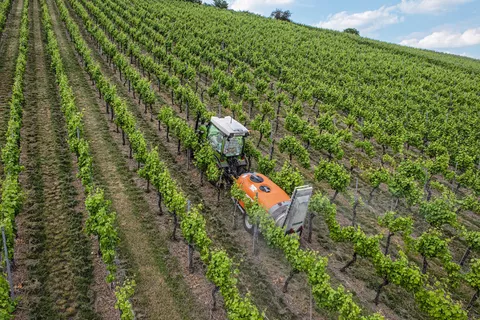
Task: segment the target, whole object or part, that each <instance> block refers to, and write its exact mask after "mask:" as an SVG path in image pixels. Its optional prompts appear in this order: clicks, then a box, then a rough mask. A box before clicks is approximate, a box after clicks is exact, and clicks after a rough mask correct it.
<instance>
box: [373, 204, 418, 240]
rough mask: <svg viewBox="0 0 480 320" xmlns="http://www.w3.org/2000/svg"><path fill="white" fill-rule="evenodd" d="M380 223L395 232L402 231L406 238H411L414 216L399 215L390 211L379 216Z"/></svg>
mask: <svg viewBox="0 0 480 320" xmlns="http://www.w3.org/2000/svg"><path fill="white" fill-rule="evenodd" d="M378 224H379V225H380V226H381V227H384V228H387V229H388V230H389V231H390V232H391V233H393V234H396V233H402V236H403V238H404V239H405V240H407V239H409V238H410V235H411V234H412V232H413V219H412V217H398V216H396V213H395V212H393V211H389V212H387V213H385V215H384V216H383V217H380V218H378ZM407 242H408V241H407Z"/></svg>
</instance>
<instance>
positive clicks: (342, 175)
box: [315, 160, 350, 192]
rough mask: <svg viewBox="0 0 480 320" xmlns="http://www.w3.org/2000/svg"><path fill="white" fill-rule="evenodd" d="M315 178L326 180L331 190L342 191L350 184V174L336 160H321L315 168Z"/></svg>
mask: <svg viewBox="0 0 480 320" xmlns="http://www.w3.org/2000/svg"><path fill="white" fill-rule="evenodd" d="M315 180H317V181H327V182H328V184H329V185H330V187H331V188H332V189H333V190H335V191H337V192H344V191H346V190H347V187H348V185H349V184H350V174H349V173H348V171H347V170H346V169H345V167H343V166H342V165H340V164H338V163H336V162H331V161H326V160H321V161H320V163H319V164H318V166H317V167H316V168H315Z"/></svg>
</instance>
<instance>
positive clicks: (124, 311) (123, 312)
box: [115, 280, 136, 320]
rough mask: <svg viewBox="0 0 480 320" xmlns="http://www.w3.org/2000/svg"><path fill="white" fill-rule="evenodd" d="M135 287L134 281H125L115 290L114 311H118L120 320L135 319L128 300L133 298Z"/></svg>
mask: <svg viewBox="0 0 480 320" xmlns="http://www.w3.org/2000/svg"><path fill="white" fill-rule="evenodd" d="M135 286H136V283H135V280H126V281H125V282H124V283H123V285H122V286H117V287H116V288H115V297H116V298H117V301H116V302H115V309H118V310H120V319H122V320H133V319H135V314H134V313H133V308H132V303H131V302H130V300H129V299H130V298H131V297H132V296H133V293H134V291H135Z"/></svg>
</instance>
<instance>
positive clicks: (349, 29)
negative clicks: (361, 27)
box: [343, 28, 360, 36]
mask: <svg viewBox="0 0 480 320" xmlns="http://www.w3.org/2000/svg"><path fill="white" fill-rule="evenodd" d="M343 32H345V33H350V34H354V35H356V36H359V35H360V31H358V30H357V29H355V28H347V29H345V30H343Z"/></svg>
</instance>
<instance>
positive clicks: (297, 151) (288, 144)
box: [279, 136, 310, 168]
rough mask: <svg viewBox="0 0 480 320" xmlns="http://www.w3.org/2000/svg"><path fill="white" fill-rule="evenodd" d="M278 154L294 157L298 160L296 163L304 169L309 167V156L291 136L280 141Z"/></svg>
mask: <svg viewBox="0 0 480 320" xmlns="http://www.w3.org/2000/svg"><path fill="white" fill-rule="evenodd" d="M279 149H280V152H282V153H284V152H285V153H287V154H288V155H289V157H290V161H291V160H292V157H293V156H294V155H295V156H296V157H297V158H298V161H299V162H300V164H301V165H302V167H304V168H309V167H310V154H309V153H308V151H307V150H306V149H305V147H304V146H302V144H301V143H300V142H299V141H298V140H297V139H296V138H295V137H293V136H285V137H283V138H282V139H281V140H280V144H279Z"/></svg>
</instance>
